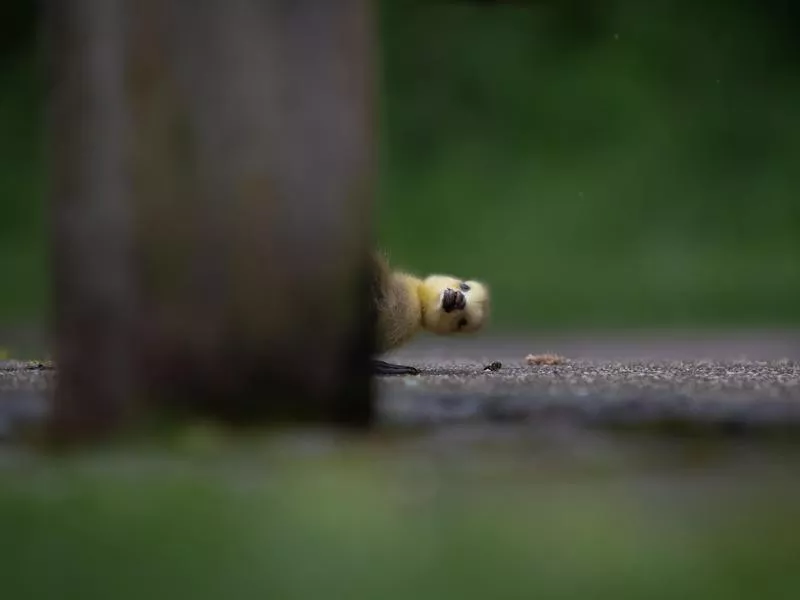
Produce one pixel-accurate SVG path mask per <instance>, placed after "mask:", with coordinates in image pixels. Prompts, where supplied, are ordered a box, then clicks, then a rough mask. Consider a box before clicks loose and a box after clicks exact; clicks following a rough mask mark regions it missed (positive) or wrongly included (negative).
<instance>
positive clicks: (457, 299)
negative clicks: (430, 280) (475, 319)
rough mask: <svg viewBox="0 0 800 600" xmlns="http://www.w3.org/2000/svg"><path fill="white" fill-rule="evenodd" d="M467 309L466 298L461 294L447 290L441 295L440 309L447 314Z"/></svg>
mask: <svg viewBox="0 0 800 600" xmlns="http://www.w3.org/2000/svg"><path fill="white" fill-rule="evenodd" d="M466 307H467V297H466V296H464V293H463V292H460V291H458V290H453V289H450V288H447V289H446V290H445V291H444V292H443V293H442V309H443V310H444V312H446V313H449V312H453V311H454V310H464V309H465V308H466Z"/></svg>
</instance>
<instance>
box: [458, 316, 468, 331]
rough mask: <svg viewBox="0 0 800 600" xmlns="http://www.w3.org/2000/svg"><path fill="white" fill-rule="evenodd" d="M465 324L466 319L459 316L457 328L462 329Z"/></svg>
mask: <svg viewBox="0 0 800 600" xmlns="http://www.w3.org/2000/svg"><path fill="white" fill-rule="evenodd" d="M466 326H467V320H466V319H465V318H464V317H461V319H460V320H459V321H458V328H459V329H462V328H464V327H466Z"/></svg>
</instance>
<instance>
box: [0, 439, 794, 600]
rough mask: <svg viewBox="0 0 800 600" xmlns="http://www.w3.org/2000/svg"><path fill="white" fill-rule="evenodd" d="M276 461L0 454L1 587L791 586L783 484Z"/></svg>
mask: <svg viewBox="0 0 800 600" xmlns="http://www.w3.org/2000/svg"><path fill="white" fill-rule="evenodd" d="M200 447H201V448H202V444H201V445H200ZM322 448H323V450H324V445H323V446H322ZM317 450H319V448H318V449H317ZM290 454H291V453H286V454H283V455H281V454H280V453H278V454H277V455H276V454H275V453H257V452H253V451H246V452H244V453H237V452H230V451H223V452H218V451H216V450H213V449H212V450H210V451H209V449H208V448H207V447H206V448H205V449H204V450H202V451H200V452H190V453H174V452H166V451H164V452H162V451H158V452H152V451H151V452H141V451H140V452H134V453H132V454H130V453H129V454H126V453H117V454H104V455H94V456H84V457H79V458H72V459H62V460H57V461H54V462H49V463H48V462H47V461H45V460H43V459H30V458H28V459H21V458H20V457H10V459H9V457H7V456H3V458H5V459H8V460H4V461H3V465H2V468H0V531H2V543H0V585H2V590H3V597H7V598H14V599H17V598H19V599H23V598H24V599H25V600H38V599H45V598H47V599H51V598H64V599H68V598H75V599H76V600H78V599H80V600H92V599H98V600H100V599H104V600H105V599H107V598H118V599H119V600H123V599H126V598H129V599H134V598H137V599H138V598H153V599H158V598H193V599H196V600H202V599H205V598H208V599H211V598H223V597H227V598H265V597H269V598H281V599H286V600H289V599H292V598H298V599H299V598H323V597H324V598H343V599H344V598H348V599H356V598H365V599H366V598H369V599H377V598H380V599H385V600H391V599H393V598H396V599H398V600H400V599H402V600H408V599H409V598H414V597H419V598H421V599H425V598H430V599H431V600H442V599H446V598H453V599H459V600H462V599H468V598H498V599H499V598H518V599H520V600H522V599H528V598H536V597H542V598H576V599H577V598H614V599H615V600H620V599H623V598H680V597H686V598H704V599H712V598H720V599H723V598H724V599H726V600H729V599H734V598H762V599H767V598H782V599H786V598H792V597H795V596H796V594H797V593H798V592H800V572H798V570H797V568H796V561H797V556H798V555H800V554H799V552H800V539H798V536H796V535H794V533H793V525H794V524H795V523H796V522H797V517H798V516H799V515H798V512H799V511H800V509H799V508H798V506H799V505H798V503H797V498H798V494H797V492H798V488H797V487H796V485H791V486H789V487H787V486H786V483H787V482H786V481H785V480H784V481H783V483H781V482H780V481H781V480H780V479H778V480H773V481H772V483H768V482H767V483H765V482H764V481H750V482H749V484H748V480H747V478H736V479H733V480H730V479H729V480H727V481H725V480H724V478H719V477H717V478H715V477H714V472H713V469H712V470H710V471H708V472H704V471H703V469H697V468H695V469H694V470H692V469H689V470H686V471H683V472H682V473H681V474H680V475H679V476H677V477H676V476H675V473H672V474H666V475H665V474H664V473H663V472H662V473H655V472H650V473H648V474H646V475H645V476H644V477H641V476H640V477H639V479H637V478H635V477H630V476H629V475H630V474H628V476H626V475H625V473H624V471H620V470H616V471H615V470H603V469H600V470H591V469H589V470H583V471H580V470H574V469H573V470H569V469H567V470H562V471H560V472H559V471H548V470H547V469H543V468H541V464H540V462H539V461H537V460H536V459H534V458H533V457H528V459H527V460H526V461H521V462H518V465H517V467H516V468H507V467H508V464H509V463H508V462H505V461H504V455H503V453H502V452H501V453H496V452H495V453H494V454H492V453H489V454H488V455H486V454H485V455H484V456H483V460H482V461H481V460H477V459H476V460H474V462H473V458H474V457H471V458H464V457H462V461H461V462H460V463H459V461H457V460H450V461H442V460H434V459H432V456H431V455H425V453H424V452H423V453H418V454H416V455H413V454H411V455H410V454H408V453H405V454H403V453H400V454H398V453H396V452H395V453H391V452H390V453H388V454H386V453H382V452H380V451H379V450H376V449H375V448H373V449H372V450H371V451H368V452H363V451H350V452H336V451H334V452H332V451H330V450H324V451H322V452H318V451H317V452H311V453H306V454H305V456H302V453H301V454H300V455H298V454H297V453H295V454H293V455H291V457H290ZM298 456H300V457H299V458H298ZM403 457H404V458H403ZM506 458H507V457H506ZM518 458H519V457H518ZM487 459H488V460H487ZM479 464H482V465H483V467H486V466H487V465H488V468H479V467H478V468H475V465H479ZM537 467H538V468H537ZM640 475H641V474H640ZM699 475H704V477H698V476H699ZM732 481H733V483H732Z"/></svg>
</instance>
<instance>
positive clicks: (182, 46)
mask: <svg viewBox="0 0 800 600" xmlns="http://www.w3.org/2000/svg"><path fill="white" fill-rule="evenodd" d="M53 5H54V6H52V7H51V9H50V10H51V14H50V18H51V25H52V27H51V31H52V32H53V36H52V39H53V40H54V41H55V42H56V44H55V45H54V47H53V52H54V53H57V54H56V56H57V57H58V58H56V66H57V68H56V69H55V73H56V77H55V80H54V81H55V86H56V87H55V90H54V91H55V94H54V96H53V100H54V106H55V108H56V114H55V121H54V129H53V132H54V134H55V137H54V141H55V146H54V148H55V151H56V152H55V155H54V167H55V173H56V177H55V179H54V184H55V186H54V190H53V195H54V204H53V208H54V217H55V219H54V224H55V241H56V243H55V257H56V262H55V268H56V306H57V311H56V323H57V332H58V337H59V346H58V348H59V352H58V356H57V360H58V364H59V366H60V385H59V389H58V401H57V406H58V411H57V421H56V423H57V431H58V430H63V431H65V432H70V434H71V432H79V431H80V428H76V424H77V423H84V422H87V419H90V420H89V421H88V422H93V423H97V425H98V427H106V426H111V425H112V424H113V423H115V422H119V421H120V420H123V419H125V418H126V416H127V415H128V414H130V413H131V412H132V411H135V409H136V407H137V405H138V404H139V402H138V401H140V400H142V399H147V400H149V401H150V402H152V403H155V404H156V405H158V406H170V407H172V408H181V409H185V410H187V411H189V412H195V411H198V410H200V411H203V412H205V413H207V414H210V415H211V416H215V417H219V418H223V419H228V420H235V421H248V422H263V421H264V420H269V421H272V422H274V421H275V420H286V421H290V422H291V421H300V422H319V423H337V424H349V425H365V424H367V423H369V421H370V419H371V416H372V404H371V393H370V383H369V372H368V365H369V357H370V354H371V351H372V331H371V323H370V319H369V315H368V306H369V303H368V299H367V297H366V290H367V289H368V283H369V272H368V269H369V266H368V265H369V262H368V260H367V256H368V253H369V250H370V245H371V237H370V229H371V219H372V213H371V205H372V189H373V181H372V178H373V170H374V168H373V167H374V165H373V150H374V147H373V118H374V113H373V102H374V99H373V80H372V71H373V65H372V58H373V48H372V44H373V39H372V25H373V23H372V17H373V15H372V14H371V11H370V8H371V6H370V2H369V0H338V1H336V2H330V1H329V0H227V1H226V2H220V1H212V0H127V1H124V0H111V1H109V0H94V1H91V0H79V1H74V0H73V1H71V2H64V3H60V2H54V3H53ZM87 28H88V29H87ZM86 30H88V31H91V32H93V33H92V35H85V34H84V31H86ZM99 56H102V57H103V58H98V57H99ZM76 73H78V74H82V75H81V77H76V76H75V74H76ZM131 249H132V252H130V251H129V250H131ZM132 260H133V262H131V261H132ZM99 366H102V367H103V368H102V370H101V369H98V367H99ZM100 417H102V418H100Z"/></svg>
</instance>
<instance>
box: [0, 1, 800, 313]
mask: <svg viewBox="0 0 800 600" xmlns="http://www.w3.org/2000/svg"><path fill="white" fill-rule="evenodd" d="M531 4H532V8H527V9H520V8H518V7H513V6H512V7H497V8H494V9H491V10H485V9H482V7H480V6H478V5H477V3H456V2H450V3H419V2H399V1H391V0H384V2H383V3H382V8H383V10H382V14H381V32H382V44H383V46H382V48H383V52H382V64H381V67H382V78H381V86H382V98H381V109H382V125H381V160H380V180H379V190H378V191H379V194H378V202H379V239H380V241H381V243H382V245H383V246H385V247H386V248H387V250H388V251H389V253H390V256H391V257H392V258H393V259H394V261H395V262H397V263H398V264H399V265H401V266H403V267H407V268H410V269H414V270H419V271H423V272H426V271H449V272H452V273H455V274H457V275H461V276H464V277H474V278H483V279H485V280H487V281H488V282H489V283H490V284H491V286H492V288H493V291H494V295H495V298H496V301H495V303H494V312H495V318H494V324H495V327H497V328H498V329H503V328H516V329H526V328H537V329H547V328H560V329H563V328H575V329H577V328H612V327H639V326H647V327H725V326H732V327H737V326H742V327H747V326H797V325H800V302H798V299H800V199H799V198H798V192H799V191H800V184H799V183H798V177H797V165H800V69H798V68H797V67H798V62H800V50H798V48H797V46H796V45H792V43H790V41H788V40H789V37H790V36H787V35H785V34H781V33H780V32H779V31H778V30H777V29H776V27H777V26H776V22H775V21H774V20H769V19H767V18H766V17H765V13H764V11H761V10H760V9H757V8H756V5H755V4H754V3H753V2H746V1H744V0H741V1H739V2H735V3H731V2H729V3H722V2H711V3H704V4H700V5H697V4H693V3H691V2H689V0H678V1H676V2H667V1H666V0H654V1H653V2H649V3H647V4H646V5H645V4H641V3H634V2H632V1H626V0H616V1H614V2H610V3H603V4H602V5H601V4H600V3H596V2H595V3H593V2H588V1H587V2H582V3H577V4H576V3H572V4H569V5H567V4H564V5H562V4H559V3H547V2H542V3H531ZM31 56H32V54H31V53H30V52H27V53H26V52H21V53H17V54H16V55H15V56H14V57H12V58H11V59H8V60H7V64H6V66H5V67H4V69H3V70H2V74H0V127H2V128H3V129H2V135H0V159H2V160H0V211H2V219H0V270H2V272H3V273H4V279H5V282H6V284H5V286H4V287H5V289H7V291H6V292H5V293H3V294H0V324H2V323H9V322H22V321H25V320H33V321H39V320H41V318H42V315H43V314H44V312H43V311H45V310H46V307H47V277H46V252H45V246H44V229H43V225H42V224H43V220H42V217H43V214H44V213H43V203H42V193H43V190H44V183H43V181H44V180H43V172H44V171H43V165H42V163H41V160H40V159H41V148H40V144H39V143H38V142H39V139H40V134H41V123H40V116H41V101H40V98H39V96H38V94H37V91H38V89H39V88H38V85H37V80H36V77H35V71H34V69H33V64H34V63H33V60H32V58H31Z"/></svg>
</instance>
